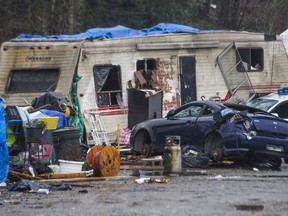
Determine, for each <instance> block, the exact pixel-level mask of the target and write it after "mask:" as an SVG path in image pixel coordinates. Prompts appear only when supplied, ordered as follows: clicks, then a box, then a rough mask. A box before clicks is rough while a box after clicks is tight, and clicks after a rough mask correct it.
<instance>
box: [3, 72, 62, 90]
mask: <svg viewBox="0 0 288 216" xmlns="http://www.w3.org/2000/svg"><path fill="white" fill-rule="evenodd" d="M59 76H60V68H22V69H12V70H11V71H10V74H9V78H8V81H7V84H6V89H5V92H6V93H33V92H46V91H55V90H56V87H57V84H58V81H59Z"/></svg>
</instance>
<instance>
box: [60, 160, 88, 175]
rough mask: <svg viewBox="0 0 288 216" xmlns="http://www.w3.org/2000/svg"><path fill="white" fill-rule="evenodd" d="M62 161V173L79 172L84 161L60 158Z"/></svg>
mask: <svg viewBox="0 0 288 216" xmlns="http://www.w3.org/2000/svg"><path fill="white" fill-rule="evenodd" d="M58 162H59V163H60V173H79V172H81V171H82V166H83V164H84V162H81V161H66V160H58Z"/></svg>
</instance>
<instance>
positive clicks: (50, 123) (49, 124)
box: [39, 117, 59, 130]
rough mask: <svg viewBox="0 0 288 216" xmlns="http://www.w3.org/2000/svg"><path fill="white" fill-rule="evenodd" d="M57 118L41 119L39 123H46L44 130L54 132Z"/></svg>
mask: <svg viewBox="0 0 288 216" xmlns="http://www.w3.org/2000/svg"><path fill="white" fill-rule="evenodd" d="M58 119H59V117H41V118H39V120H40V121H44V122H46V123H47V128H46V130H55V129H56V128H57V124H58Z"/></svg>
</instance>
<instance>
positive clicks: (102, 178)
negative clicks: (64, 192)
mask: <svg viewBox="0 0 288 216" xmlns="http://www.w3.org/2000/svg"><path fill="white" fill-rule="evenodd" d="M135 178H137V177H134V176H113V177H88V178H66V179H65V178H63V179H43V180H39V181H38V182H39V183H43V184H55V183H61V182H90V181H105V180H110V181H115V180H129V179H135Z"/></svg>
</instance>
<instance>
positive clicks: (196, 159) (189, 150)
mask: <svg viewBox="0 0 288 216" xmlns="http://www.w3.org/2000/svg"><path fill="white" fill-rule="evenodd" d="M181 160H182V167H183V168H207V167H209V160H210V158H209V157H208V156H207V155H206V154H205V153H203V152H201V151H200V150H198V149H197V148H195V147H193V146H185V147H184V148H183V149H182V151H181Z"/></svg>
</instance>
